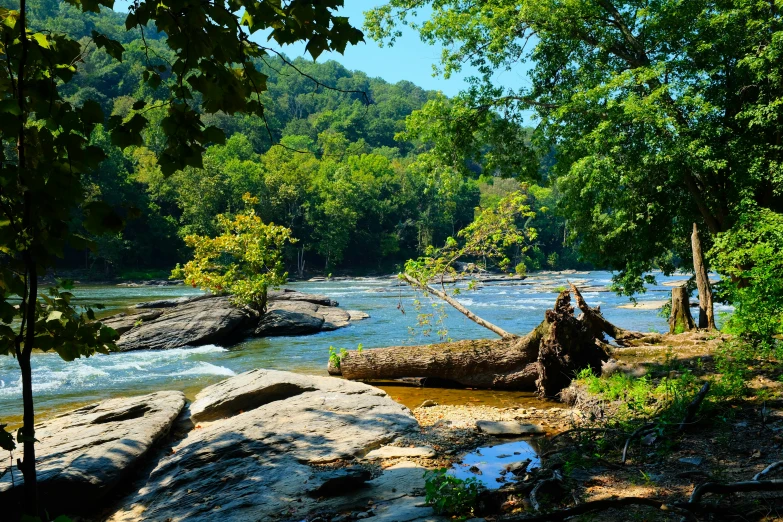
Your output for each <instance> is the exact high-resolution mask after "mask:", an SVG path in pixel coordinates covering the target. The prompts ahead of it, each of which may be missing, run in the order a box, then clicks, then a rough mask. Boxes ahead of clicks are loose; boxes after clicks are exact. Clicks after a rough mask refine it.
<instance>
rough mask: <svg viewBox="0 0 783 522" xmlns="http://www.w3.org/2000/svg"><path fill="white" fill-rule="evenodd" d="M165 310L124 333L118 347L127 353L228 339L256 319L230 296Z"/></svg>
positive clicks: (192, 302) (238, 333)
mask: <svg viewBox="0 0 783 522" xmlns="http://www.w3.org/2000/svg"><path fill="white" fill-rule="evenodd" d="M165 310H166V311H165V312H164V313H163V314H161V315H160V316H159V317H157V318H155V319H153V320H149V321H144V320H142V321H141V323H140V324H139V325H138V326H135V327H133V328H131V329H130V330H129V331H128V332H126V333H125V334H123V335H122V336H121V337H120V340H119V341H118V342H117V347H118V348H119V349H120V350H122V351H124V352H125V351H130V350H141V349H145V348H151V349H161V348H179V347H181V346H188V345H199V344H209V343H221V342H226V341H228V340H230V339H231V338H232V337H236V336H241V334H242V333H243V331H244V330H245V328H246V327H247V326H248V325H249V324H250V323H251V322H253V319H254V318H253V315H252V313H251V312H249V311H247V310H245V309H243V308H239V307H236V306H234V305H233V304H231V302H230V301H229V298H228V297H213V298H211V299H200V300H197V301H190V302H186V303H184V304H181V305H179V306H175V307H171V308H165ZM131 317H134V316H131ZM107 324H109V325H110V326H111V323H110V322H109V323H107Z"/></svg>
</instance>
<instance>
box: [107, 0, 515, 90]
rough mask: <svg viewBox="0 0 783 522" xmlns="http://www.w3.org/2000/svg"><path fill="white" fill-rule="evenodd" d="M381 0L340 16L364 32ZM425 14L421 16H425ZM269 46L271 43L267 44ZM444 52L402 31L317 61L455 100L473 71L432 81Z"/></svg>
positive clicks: (355, 1) (293, 49)
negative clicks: (388, 42) (383, 42)
mask: <svg viewBox="0 0 783 522" xmlns="http://www.w3.org/2000/svg"><path fill="white" fill-rule="evenodd" d="M128 3H129V2H128V1H127V0H125V1H123V0H120V1H118V2H117V3H116V4H115V9H116V10H118V11H120V10H127V6H128ZM383 3H384V2H383V1H381V0H345V7H343V9H341V10H340V14H341V15H343V16H348V18H349V19H350V21H351V24H352V25H353V26H354V27H359V28H361V27H362V25H363V23H364V14H363V13H364V11H367V10H369V9H371V8H372V7H374V6H376V5H382V4H383ZM424 14H425V12H422V13H420V14H419V16H420V17H421V16H423V15H424ZM264 43H265V44H266V45H269V43H268V42H264ZM304 48H305V46H304V44H297V45H290V46H286V47H284V48H282V49H281V50H282V51H283V52H284V53H285V54H286V55H287V56H289V57H290V58H295V57H297V56H303V57H306V58H308V59H309V55H305V53H304ZM440 53H441V48H440V47H438V46H431V45H427V44H425V43H424V42H422V41H421V40H420V39H419V35H418V34H417V33H416V32H415V31H413V30H411V29H409V28H407V27H406V28H404V29H403V36H402V37H401V38H398V39H397V42H396V43H395V44H394V47H379V46H378V44H377V43H376V42H374V41H372V40H370V39H369V38H366V42H365V43H360V44H359V45H356V46H349V47H348V48H347V49H346V50H345V55H341V54H338V53H324V54H323V55H321V56H320V57H319V58H318V61H319V62H324V61H327V60H335V61H337V62H340V63H341V64H343V65H344V66H345V67H347V68H348V69H352V70H358V71H363V72H365V73H367V75H369V76H371V77H379V78H383V79H384V80H386V81H388V82H392V83H396V82H398V81H401V80H408V81H411V82H413V83H415V84H416V85H419V86H420V87H423V88H425V89H432V90H438V91H442V92H443V93H444V94H446V95H447V96H454V95H455V94H457V93H458V92H459V91H460V90H462V89H463V88H465V86H466V82H465V78H467V77H469V76H471V74H472V72H473V71H472V70H471V69H469V68H468V69H466V70H465V71H463V73H462V74H457V75H453V76H452V77H451V78H450V79H448V80H446V79H444V78H443V77H433V76H432V73H433V70H432V65H433V64H434V63H437V62H438V60H439V58H440ZM495 82H496V83H499V84H502V85H505V86H508V87H515V88H517V87H520V86H522V85H525V84H526V78H525V74H524V71H519V72H518V71H513V72H508V71H503V72H500V73H498V74H497V75H496V77H495Z"/></svg>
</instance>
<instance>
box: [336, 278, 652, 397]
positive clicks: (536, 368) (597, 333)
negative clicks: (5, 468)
mask: <svg viewBox="0 0 783 522" xmlns="http://www.w3.org/2000/svg"><path fill="white" fill-rule="evenodd" d="M572 290H573V292H574V294H575V295H576V298H577V302H578V303H579V306H580V308H581V309H582V314H580V316H579V317H578V318H577V317H576V316H575V315H574V308H573V307H572V306H571V294H570V292H569V291H568V290H565V291H563V292H561V293H560V295H559V296H558V297H557V300H556V301H555V306H554V307H553V309H552V310H547V311H546V313H545V317H544V320H543V321H542V322H541V324H539V325H538V326H537V327H536V328H535V329H534V330H533V331H531V332H530V333H528V334H527V335H525V336H524V337H518V338H511V339H509V338H506V339H501V340H497V341H490V340H477V341H458V342H453V343H440V344H431V345H422V346H392V347H388V348H377V349H373V350H364V351H362V352H358V351H349V352H347V353H346V354H345V356H344V357H342V358H341V360H340V364H339V367H338V366H336V365H335V364H334V363H333V362H332V361H330V365H329V373H330V374H332V375H342V376H343V377H345V378H346V379H353V380H377V379H397V378H402V377H427V378H437V379H442V380H447V381H451V382H454V383H457V384H459V385H462V386H469V387H474V388H494V389H514V390H534V389H535V390H537V392H538V394H539V395H540V396H542V397H553V396H555V395H557V393H559V392H560V390H562V389H563V388H565V387H566V386H568V384H569V383H570V382H571V379H572V378H573V376H574V375H576V373H577V372H578V371H580V370H582V369H584V368H592V369H593V370H594V371H596V372H600V368H601V364H602V363H603V362H604V361H606V360H607V359H608V358H609V355H608V353H607V342H606V339H605V338H604V334H608V335H610V336H617V337H615V339H616V340H618V342H622V343H625V342H627V341H630V340H639V339H642V338H645V337H646V336H645V335H644V334H641V333H639V332H630V331H628V330H624V329H622V328H618V327H616V326H614V325H613V324H611V323H610V322H609V321H607V320H606V319H604V318H603V316H602V315H601V313H600V311H599V310H598V309H594V308H590V307H589V306H587V304H586V303H585V302H584V299H583V298H582V296H581V294H579V291H578V290H576V288H574V287H572ZM618 338H619V339H618Z"/></svg>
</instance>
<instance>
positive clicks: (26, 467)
mask: <svg viewBox="0 0 783 522" xmlns="http://www.w3.org/2000/svg"><path fill="white" fill-rule="evenodd" d="M19 26H20V27H21V34H20V44H21V48H22V50H21V55H20V57H19V69H18V71H17V76H16V97H17V103H18V105H19V116H18V122H19V137H18V141H17V160H18V165H17V167H18V169H19V184H20V185H22V186H27V168H28V165H27V163H28V162H27V143H26V141H25V127H26V123H27V107H26V103H25V101H26V98H25V97H26V91H25V88H26V81H25V80H26V78H25V67H26V66H27V53H28V47H29V42H28V40H27V2H26V0H20V1H19ZM32 207H33V201H32V195H31V194H30V191H29V190H27V191H26V192H25V195H24V214H23V217H22V229H23V230H24V231H25V232H26V233H27V234H29V235H30V237H29V238H28V241H29V243H28V245H27V246H26V250H25V251H24V252H23V259H24V264H25V268H26V271H27V278H28V279H27V280H28V285H27V289H26V290H27V292H26V294H27V295H26V296H25V297H26V301H24V302H23V303H22V305H23V306H26V311H25V318H26V319H23V330H22V331H20V332H19V333H20V336H22V335H23V336H24V337H23V339H24V346H23V347H22V348H21V350H19V352H18V362H19V369H20V370H21V373H22V403H23V418H22V422H23V425H22V433H23V448H24V457H23V459H20V461H19V467H20V468H21V470H22V474H23V475H24V497H23V506H22V508H23V510H24V512H25V513H26V514H28V515H32V516H38V515H39V514H40V512H39V506H38V482H37V478H36V472H35V407H34V404H33V375H32V367H31V363H30V356H31V354H32V351H33V343H34V340H35V308H36V298H37V296H38V270H37V264H36V261H35V258H34V256H33V254H32V252H31V251H30V246H29V245H30V244H32V243H33V242H34V241H35V237H34V235H35V227H34V226H33V216H32ZM20 340H21V339H20Z"/></svg>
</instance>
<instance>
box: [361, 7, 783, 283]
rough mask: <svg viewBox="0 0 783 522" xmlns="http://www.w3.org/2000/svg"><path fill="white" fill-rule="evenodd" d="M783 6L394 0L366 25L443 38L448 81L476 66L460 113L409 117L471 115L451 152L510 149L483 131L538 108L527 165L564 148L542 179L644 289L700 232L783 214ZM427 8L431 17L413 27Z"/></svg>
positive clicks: (603, 256) (458, 103)
mask: <svg viewBox="0 0 783 522" xmlns="http://www.w3.org/2000/svg"><path fill="white" fill-rule="evenodd" d="M779 4H780V3H779V2H777V1H773V2H757V1H754V0H728V1H725V2H714V1H709V0H696V1H687V2H683V1H658V2H647V1H635V0H631V1H613V0H593V1H589V2H555V1H552V0H518V1H505V0H490V1H487V2H468V1H463V0H431V1H423V2H422V1H420V0H391V1H389V2H388V3H387V4H385V5H384V6H381V7H378V8H375V9H373V10H371V11H370V12H369V13H368V19H367V24H366V29H367V32H368V33H369V34H370V35H371V36H372V37H373V38H376V39H379V40H381V41H386V42H389V43H393V41H394V39H395V38H396V37H397V36H398V35H399V32H398V30H397V28H398V26H399V24H400V23H413V24H414V25H416V26H417V28H418V29H419V32H420V34H421V36H422V38H423V39H424V40H425V41H427V42H431V43H441V44H444V47H445V50H444V52H443V56H442V60H441V62H440V65H439V68H440V71H441V72H442V73H443V74H444V75H445V76H448V75H450V74H452V73H453V72H456V71H459V70H461V68H462V67H463V66H464V65H466V64H467V65H471V66H473V67H475V68H477V70H478V71H479V75H478V77H476V78H474V79H473V82H472V86H471V88H470V89H468V90H467V91H466V92H464V93H463V94H462V95H461V96H459V97H457V99H456V100H454V101H453V102H452V107H451V108H448V110H444V108H443V104H442V103H441V102H438V101H434V102H431V103H429V104H428V105H427V106H426V107H425V108H424V109H423V110H422V111H421V112H420V113H417V114H415V115H414V116H412V117H411V119H413V120H414V121H424V122H425V123H424V125H440V126H441V127H443V125H444V123H443V121H444V120H445V119H446V118H448V117H450V116H448V115H456V117H458V118H460V121H469V120H471V118H472V119H473V121H474V123H473V124H472V125H452V126H451V128H450V129H446V130H448V135H447V136H444V137H442V138H441V139H440V143H441V144H442V147H441V148H442V149H443V150H444V151H445V150H449V149H456V150H460V149H461V150H466V151H468V152H470V150H471V149H473V150H475V148H476V147H477V146H478V145H481V144H482V143H481V142H482V140H485V139H486V138H487V137H493V138H498V139H497V140H496V141H497V143H496V145H495V148H496V149H497V150H510V149H509V148H508V147H507V146H504V144H507V143H508V141H509V139H510V138H509V135H507V134H504V133H494V134H493V133H492V132H488V131H487V129H490V130H491V129H492V128H493V127H496V126H497V125H498V120H501V121H504V122H509V123H520V122H521V121H522V118H523V115H524V113H525V111H533V112H534V114H535V116H536V118H537V119H538V124H537V126H536V128H535V131H534V132H533V134H532V136H531V137H530V140H529V144H530V145H529V146H527V147H518V148H517V150H516V154H515V156H516V157H518V158H519V162H520V163H524V162H525V159H526V158H532V157H539V158H541V157H543V155H544V154H545V153H547V152H549V151H552V150H553V151H555V161H554V163H553V164H552V165H551V167H550V168H549V169H547V170H546V172H545V173H546V174H547V175H548V176H550V177H554V178H556V179H557V180H558V183H557V185H558V187H559V188H560V190H562V192H563V200H562V202H561V203H562V211H563V213H564V214H566V215H568V217H569V219H568V226H569V232H570V234H571V237H572V239H573V240H577V239H578V241H579V242H580V250H581V252H582V253H583V255H584V256H585V257H586V258H587V259H589V260H591V261H593V262H595V263H597V264H599V265H604V266H608V267H610V268H613V269H616V270H619V271H620V272H619V274H618V275H617V278H616V279H617V281H618V282H619V283H621V285H622V286H623V287H624V288H625V289H626V291H629V292H633V291H639V290H641V289H642V286H641V276H642V274H643V273H644V272H646V271H648V270H650V269H651V268H653V267H654V266H658V267H662V268H664V269H665V270H670V269H672V268H673V266H674V263H673V262H674V261H677V260H678V259H682V260H685V264H686V265H687V262H688V260H689V259H690V257H689V254H688V249H689V246H688V243H687V237H688V235H689V233H688V231H689V230H690V227H691V224H692V223H693V222H698V223H700V224H703V225H704V226H703V227H701V228H703V229H705V230H709V231H710V232H711V234H713V235H714V234H718V233H721V232H726V231H728V230H729V229H730V228H731V227H732V226H733V225H734V223H736V222H737V219H738V216H739V214H740V210H739V209H740V208H741V207H742V205H743V202H752V203H753V204H755V205H757V206H759V207H763V208H769V209H772V210H774V211H776V212H780V211H781V210H783V197H782V196H783V194H782V193H781V191H783V167H782V165H783V163H781V157H782V156H781V154H782V153H783V150H782V149H781V141H780V139H781V138H780V137H781V131H782V130H783V120H781V116H780V114H781V112H780V110H779V108H780V104H781V100H782V99H783V83H781V81H780V80H781V69H780V66H779V64H780V60H781V56H782V54H781V53H782V52H783V29H782V28H781V22H783V20H781V13H780V5H779ZM425 6H428V7H429V8H431V16H430V17H429V18H428V19H427V20H425V21H423V22H421V23H418V24H417V23H416V22H417V21H416V19H415V18H413V14H415V13H416V11H417V9H421V8H423V7H425ZM500 70H511V71H524V70H528V71H529V72H528V77H529V80H530V81H529V84H528V85H526V86H525V87H522V88H519V89H506V88H503V87H501V86H498V85H496V83H495V82H494V80H493V75H494V74H495V73H496V72H497V71H500ZM444 114H445V115H446V116H444ZM435 122H438V123H435ZM420 126H421V125H420ZM479 138H480V139H479ZM511 138H514V136H513V135H512V136H511ZM477 140H478V141H477ZM514 141H515V139H514ZM483 145H484V146H487V143H486V141H484V143H483ZM519 172H520V173H522V172H523V171H519ZM540 173H541V170H540V169H539V171H538V172H537V173H536V172H531V171H530V170H528V171H527V172H526V175H528V176H529V175H534V174H540ZM673 255H674V256H675V257H674V258H673V257H672V256H673Z"/></svg>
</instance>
